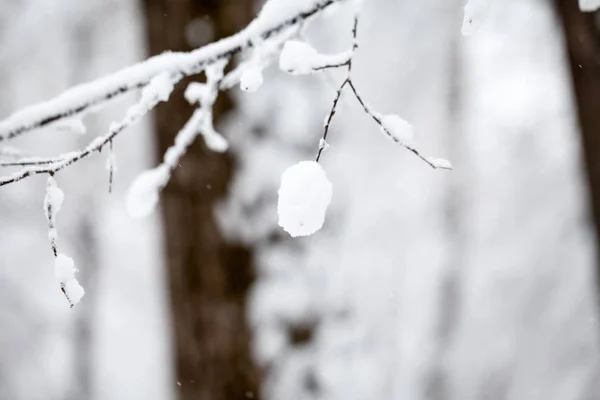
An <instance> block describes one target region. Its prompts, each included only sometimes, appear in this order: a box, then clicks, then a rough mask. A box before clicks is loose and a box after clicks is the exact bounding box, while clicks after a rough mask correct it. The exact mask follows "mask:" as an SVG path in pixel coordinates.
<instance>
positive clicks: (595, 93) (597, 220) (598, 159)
mask: <svg viewBox="0 0 600 400" xmlns="http://www.w3.org/2000/svg"><path fill="white" fill-rule="evenodd" d="M556 3H557V9H558V13H559V17H560V19H561V22H562V24H563V28H564V34H565V39H566V44H567V48H568V52H569V64H570V67H571V75H572V79H573V87H574V90H575V97H576V100H577V110H578V116H579V127H580V132H581V139H582V143H583V154H584V157H585V165H586V172H587V179H588V187H589V193H590V196H591V197H590V200H591V201H590V204H591V207H592V215H593V219H594V227H595V231H596V248H597V249H600V63H599V62H598V60H600V30H599V29H598V25H597V21H598V19H597V15H595V14H594V13H583V12H581V11H580V10H579V7H578V5H577V3H578V2H577V1H576V0H557V2H556ZM598 267H600V265H599V266H598ZM598 267H597V269H596V282H597V287H598V288H599V289H600V270H599V269H598ZM598 297H600V296H598Z"/></svg>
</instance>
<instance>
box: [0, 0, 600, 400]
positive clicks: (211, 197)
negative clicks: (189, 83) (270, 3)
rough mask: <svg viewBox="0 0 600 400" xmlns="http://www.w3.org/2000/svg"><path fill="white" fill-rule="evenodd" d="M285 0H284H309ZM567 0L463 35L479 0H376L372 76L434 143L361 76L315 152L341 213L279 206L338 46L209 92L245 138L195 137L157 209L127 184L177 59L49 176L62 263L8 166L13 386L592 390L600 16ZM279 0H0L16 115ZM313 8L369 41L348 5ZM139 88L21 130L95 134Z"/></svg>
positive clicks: (598, 328) (173, 112) (32, 188)
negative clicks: (137, 105) (307, 218)
mask: <svg viewBox="0 0 600 400" xmlns="http://www.w3.org/2000/svg"><path fill="white" fill-rule="evenodd" d="M290 1H291V0H290ZM576 3H577V2H576V1H575V0H556V1H553V0H503V1H495V2H492V3H491V7H490V10H489V15H488V18H487V19H486V21H485V23H484V25H483V27H482V28H481V30H480V31H479V32H478V34H477V35H475V36H473V37H461V35H460V28H461V24H462V7H463V2H462V0H420V1H413V0H369V1H368V2H366V4H365V7H364V11H363V13H362V17H361V21H360V27H359V40H360V49H359V52H358V53H357V55H356V57H355V61H354V68H353V73H354V81H355V82H356V84H357V85H358V87H359V90H361V91H362V93H363V95H364V97H365V98H366V99H367V101H368V102H369V103H370V104H371V105H372V106H373V107H374V108H375V109H377V110H378V111H380V112H382V113H397V114H399V115H401V116H402V117H404V118H405V119H407V120H408V121H410V122H411V123H412V124H413V125H414V126H415V128H416V132H417V140H418V142H419V144H420V148H421V149H422V150H423V151H424V153H425V154H431V155H434V156H440V157H445V158H448V159H450V160H451V161H452V163H453V164H454V166H455V170H454V171H453V172H443V171H434V170H431V169H430V168H429V167H428V166H427V165H425V164H424V163H423V162H422V161H420V160H419V159H417V158H416V157H414V156H413V155H412V154H410V153H409V152H407V151H405V150H404V149H403V148H401V147H398V146H396V145H394V144H393V143H392V142H390V141H389V140H388V139H387V138H385V137H384V135H382V134H380V132H379V131H378V129H377V127H376V126H374V124H373V123H372V121H370V120H369V118H368V117H367V116H366V115H364V114H363V113H362V112H361V111H360V109H359V106H358V104H357V103H356V102H355V101H354V99H352V98H351V97H346V98H342V102H341V108H340V109H339V113H338V115H337V116H336V119H335V120H334V125H333V129H332V131H331V132H330V137H329V138H330V139H329V143H330V145H331V147H330V148H329V150H328V151H327V152H326V153H324V155H323V158H322V161H321V162H322V165H323V166H324V168H325V169H326V171H327V173H328V176H329V178H330V180H331V181H332V183H333V187H334V196H333V201H332V204H331V206H330V209H329V212H328V216H327V219H326V223H325V226H324V228H323V229H322V230H321V231H320V232H318V233H316V234H315V235H313V236H311V237H307V238H301V239H291V238H290V237H289V236H288V235H287V234H286V233H285V232H283V231H282V230H281V229H280V228H279V227H278V226H277V215H276V202H277V188H278V186H279V179H280V175H281V172H283V170H284V169H285V168H287V167H288V166H290V165H292V164H294V163H296V162H298V161H300V160H305V159H313V157H314V156H315V154H316V149H317V146H318V140H319V138H320V136H321V134H322V124H323V118H324V117H325V115H327V114H328V112H329V108H330V106H331V102H332V100H333V97H334V95H335V90H336V85H337V84H336V83H335V82H337V81H339V79H340V78H341V75H337V73H335V72H332V73H326V74H321V75H311V76H306V77H293V76H290V75H286V74H283V73H280V72H279V71H278V70H277V68H276V66H272V67H271V68H270V69H269V70H268V71H266V73H265V78H266V79H265V84H264V86H263V87H262V88H261V89H260V90H259V91H258V92H256V93H245V92H241V91H240V90H239V89H238V88H235V89H233V90H231V91H229V92H227V93H223V94H222V95H221V98H220V100H219V103H218V105H217V108H216V115H217V118H218V129H219V131H220V132H222V133H223V134H224V135H225V136H226V137H227V138H228V139H229V141H230V143H231V150H230V151H229V152H228V153H227V154H225V155H223V154H215V153H212V152H210V151H209V150H207V149H206V148H205V146H204V144H203V143H202V142H201V141H197V142H196V143H195V145H194V146H192V148H191V149H190V150H189V151H188V153H187V155H186V156H185V157H184V158H183V159H182V162H181V166H180V168H179V169H177V170H176V172H175V174H174V176H173V179H172V180H171V182H170V184H169V186H168V187H167V188H166V190H165V191H164V192H163V194H162V197H161V200H162V201H161V210H160V212H156V213H155V214H154V215H153V216H152V217H151V218H147V219H144V220H141V221H140V220H133V219H131V218H130V217H128V216H127V214H126V212H125V207H124V194H125V192H126V191H127V188H128V186H129V184H130V183H131V181H132V180H133V179H134V178H135V176H137V174H139V172H140V171H142V170H144V169H147V168H149V167H151V166H153V165H155V164H156V163H157V162H158V160H159V159H160V157H161V155H162V154H163V153H164V151H165V150H166V148H167V147H168V146H169V145H170V144H171V143H172V141H173V138H174V136H175V134H176V133H177V131H178V130H179V129H180V128H181V127H182V126H183V124H184V123H185V121H186V120H187V118H188V117H189V115H190V114H191V112H192V108H191V107H190V106H189V105H188V104H187V103H186V102H185V101H184V100H183V96H182V93H183V89H184V88H185V84H180V85H179V88H178V90H177V91H176V92H174V94H173V95H172V97H171V100H170V101H169V102H168V103H166V104H162V105H160V106H159V107H158V108H157V110H156V112H155V113H154V115H153V116H152V117H150V118H147V119H146V120H145V121H144V122H143V123H141V124H139V125H137V126H135V127H134V128H133V129H130V130H129V131H128V132H127V133H126V134H124V135H121V136H119V139H118V140H117V141H116V143H115V149H116V154H117V162H118V166H119V170H118V173H117V175H116V177H115V184H114V190H113V193H112V194H111V195H109V194H108V190H107V185H108V184H107V172H106V170H105V168H104V164H105V156H106V155H100V156H96V157H94V159H93V160H90V161H86V162H83V163H78V164H77V165H76V166H75V167H74V168H70V169H68V170H67V171H65V172H64V173H61V174H59V175H58V176H57V179H58V182H59V185H60V186H61V187H62V188H63V190H64V191H65V196H66V197H65V203H64V207H63V209H62V211H61V213H60V214H59V216H58V229H59V248H62V249H63V251H64V252H66V253H68V254H70V255H72V256H73V257H74V259H75V262H76V265H77V267H78V268H79V269H80V277H81V279H80V281H81V282H82V284H83V286H84V287H85V288H86V296H85V297H84V299H83V300H82V302H81V303H80V304H79V305H77V306H76V307H75V308H73V309H69V308H68V304H67V302H66V301H65V299H64V297H63V295H62V293H61V292H60V291H59V290H58V288H57V285H56V282H55V280H54V276H53V259H52V253H51V251H50V246H49V244H48V240H47V222H46V220H45V217H44V214H43V210H42V204H43V198H44V193H45V178H43V177H37V178H32V179H28V180H26V181H23V182H20V183H18V184H14V185H10V186H7V187H3V188H1V189H0V400H38V399H39V400H55V399H56V400H59V399H60V400H63V399H64V400H138V399H139V400H142V399H143V400H192V399H194V400H234V399H236V400H237V399H265V400H305V399H323V400H334V399H335V400H338V399H339V400H342V399H343V400H350V399H356V400H363V399H364V400H372V399H394V400H401V399H402V400H425V399H427V400H504V399H506V400H508V399H510V400H521V399H523V400H535V399H540V400H542V399H543V400H569V399H577V400H595V399H600V364H599V363H600V347H599V346H600V322H599V320H598V312H597V309H598V301H599V298H600V297H599V296H598V293H599V291H600V286H599V280H598V279H597V276H598V266H599V264H598V259H597V249H598V245H599V243H600V242H599V241H598V237H599V236H598V234H597V231H598V228H599V227H600V223H599V222H600V135H599V134H598V131H599V129H600V112H598V110H597V108H598V107H600V65H599V62H598V60H599V56H600V28H599V27H600V16H599V15H596V14H583V13H581V12H580V11H579V10H578V8H577V4H576ZM260 5H261V1H260V0H256V1H253V0H86V1H81V0H0V118H3V117H6V116H8V115H10V114H11V113H12V112H14V111H16V110H18V109H20V108H22V107H24V106H26V105H28V104H32V103H34V102H37V101H42V100H45V99H48V98H50V97H52V96H54V95H56V94H58V93H60V92H61V91H63V90H64V89H66V88H68V87H70V86H73V85H75V84H77V83H81V82H85V81H89V80H92V79H94V78H96V77H99V76H101V75H103V74H106V73H110V72H113V71H116V70H118V69H119V68H122V67H124V66H127V65H129V64H132V63H134V62H136V61H139V60H142V59H144V58H146V57H148V56H150V55H154V54H158V53H161V52H163V51H166V50H174V51H182V50H189V49H192V48H196V47H199V46H202V45H204V44H207V43H209V42H212V41H214V40H217V39H219V38H221V37H224V36H228V35H231V34H233V33H235V32H237V31H238V30H240V29H241V28H243V27H244V26H245V25H246V24H247V23H248V22H249V21H251V20H252V18H253V16H254V15H256V13H257V11H258V10H259V9H260ZM348 11H349V10H345V9H344V8H340V9H337V10H335V11H334V12H327V13H326V14H325V15H323V16H322V17H321V18H319V19H318V20H316V21H315V22H314V23H313V24H312V25H310V29H309V30H308V31H307V40H308V41H309V42H310V43H311V44H312V45H313V46H315V47H316V48H318V49H319V50H321V51H324V52H327V51H331V52H334V51H339V50H341V49H346V48H347V46H348V45H349V43H350V39H351V37H350V36H351V35H350V28H351V22H352V21H351V14H350V13H349V12H348ZM134 98H135V97H133V98H132V97H127V98H123V99H120V100H118V101H116V102H114V103H112V104H111V105H110V107H108V108H107V109H106V110H103V111H101V112H97V113H94V114H90V115H87V116H86V117H85V119H84V122H85V124H86V125H87V127H88V133H87V134H85V135H81V134H79V133H77V132H72V131H70V130H69V129H67V128H68V127H67V128H65V127H63V128H61V127H60V126H53V127H51V128H46V129H44V130H43V131H40V132H37V133H34V134H31V135H27V136H25V137H24V138H22V139H19V141H17V142H15V143H14V145H15V146H22V147H25V148H28V149H31V150H32V151H34V152H35V153H36V154H53V153H55V152H57V151H65V150H70V149H75V148H79V147H82V146H84V145H86V144H87V143H88V142H89V141H90V140H91V138H92V137H93V136H96V135H100V134H104V133H105V132H106V129H107V127H108V125H109V124H110V123H111V122H112V121H115V120H119V119H120V118H121V117H122V115H123V114H124V112H125V110H126V109H127V106H128V104H130V103H131V101H132V99H134Z"/></svg>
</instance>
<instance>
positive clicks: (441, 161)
mask: <svg viewBox="0 0 600 400" xmlns="http://www.w3.org/2000/svg"><path fill="white" fill-rule="evenodd" d="M427 161H429V162H430V163H431V164H432V165H433V166H434V167H435V168H441V169H452V163H450V161H448V160H446V159H445V158H427Z"/></svg>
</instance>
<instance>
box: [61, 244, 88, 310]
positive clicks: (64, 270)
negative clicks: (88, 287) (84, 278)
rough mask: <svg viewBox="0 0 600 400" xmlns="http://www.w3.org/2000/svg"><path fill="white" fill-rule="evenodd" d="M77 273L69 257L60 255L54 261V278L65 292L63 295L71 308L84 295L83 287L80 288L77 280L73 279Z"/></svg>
mask: <svg viewBox="0 0 600 400" xmlns="http://www.w3.org/2000/svg"><path fill="white" fill-rule="evenodd" d="M77 271H78V270H77V268H75V262H74V261H73V259H72V258H71V257H69V256H67V255H65V254H62V253H60V254H58V255H57V256H56V258H55V259H54V276H55V278H56V279H57V280H58V281H59V282H60V284H61V287H62V288H63V290H64V291H65V295H66V296H67V299H68V300H69V302H70V303H71V307H73V306H74V305H75V304H77V303H79V301H80V300H81V298H82V297H83V295H84V294H85V290H83V287H81V285H80V284H79V282H78V281H77V279H75V274H76V273H77Z"/></svg>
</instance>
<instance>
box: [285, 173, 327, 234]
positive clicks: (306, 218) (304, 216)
mask: <svg viewBox="0 0 600 400" xmlns="http://www.w3.org/2000/svg"><path fill="white" fill-rule="evenodd" d="M332 192H333V189H332V185H331V182H330V181H329V179H327V174H326V173H325V171H324V170H323V168H322V167H321V165H320V164H319V163H317V162H316V161H301V162H299V163H298V164H295V165H293V166H291V167H289V168H288V169H287V170H285V172H284V173H283V174H282V175H281V186H280V187H279V192H278V194H279V199H278V202H277V214H278V215H279V226H281V227H282V228H283V229H284V230H285V231H286V232H288V233H289V234H290V235H291V236H293V237H297V236H308V235H312V234H313V233H315V232H316V231H318V230H319V229H321V227H322V226H323V223H324V222H325V214H326V212H327V207H328V206H329V203H330V202H331V196H332Z"/></svg>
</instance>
